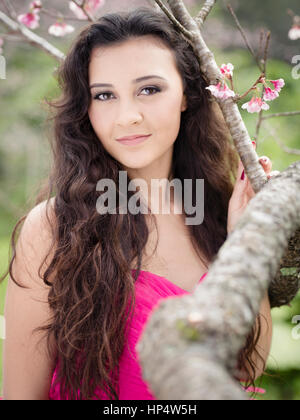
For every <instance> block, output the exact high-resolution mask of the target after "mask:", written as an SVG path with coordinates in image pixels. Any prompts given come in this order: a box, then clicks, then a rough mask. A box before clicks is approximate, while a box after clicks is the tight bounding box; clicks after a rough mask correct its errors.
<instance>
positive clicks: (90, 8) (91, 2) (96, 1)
mask: <svg viewBox="0 0 300 420" xmlns="http://www.w3.org/2000/svg"><path fill="white" fill-rule="evenodd" d="M104 4H105V0H87V2H86V3H85V6H84V9H85V10H86V11H87V12H89V13H91V14H93V13H95V12H96V11H97V10H98V9H99V7H102V6H103V5H104ZM69 8H70V10H72V12H73V13H74V14H75V15H76V17H77V18H78V19H82V20H86V19H87V16H86V14H85V13H84V12H83V10H82V9H81V8H80V7H79V6H76V4H75V3H74V2H72V1H69Z"/></svg>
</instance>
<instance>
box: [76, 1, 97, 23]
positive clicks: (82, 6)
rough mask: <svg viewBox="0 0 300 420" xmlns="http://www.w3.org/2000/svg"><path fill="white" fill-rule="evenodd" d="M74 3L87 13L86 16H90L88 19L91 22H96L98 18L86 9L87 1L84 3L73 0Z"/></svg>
mask: <svg viewBox="0 0 300 420" xmlns="http://www.w3.org/2000/svg"><path fill="white" fill-rule="evenodd" d="M71 1H72V2H73V3H74V4H76V6H77V7H79V8H80V9H81V10H82V11H83V13H84V14H85V15H86V17H87V18H88V20H89V21H90V22H95V21H96V19H95V18H94V17H93V16H92V15H91V14H90V13H89V12H88V11H87V10H86V9H85V7H84V6H85V1H84V2H83V3H82V4H78V3H77V0H71Z"/></svg>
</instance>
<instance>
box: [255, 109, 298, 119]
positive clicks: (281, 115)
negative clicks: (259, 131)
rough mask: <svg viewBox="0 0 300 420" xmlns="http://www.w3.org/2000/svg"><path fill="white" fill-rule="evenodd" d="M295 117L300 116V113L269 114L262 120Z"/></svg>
mask: <svg viewBox="0 0 300 420" xmlns="http://www.w3.org/2000/svg"><path fill="white" fill-rule="evenodd" d="M295 115H300V111H290V112H277V113H275V114H269V115H265V116H264V117H262V120H267V119H269V118H274V117H293V116H295Z"/></svg>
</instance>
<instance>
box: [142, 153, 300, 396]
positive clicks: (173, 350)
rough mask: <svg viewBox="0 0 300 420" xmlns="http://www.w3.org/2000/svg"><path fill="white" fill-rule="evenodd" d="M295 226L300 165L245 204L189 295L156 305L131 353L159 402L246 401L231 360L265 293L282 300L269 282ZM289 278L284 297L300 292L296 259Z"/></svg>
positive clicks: (299, 214)
mask: <svg viewBox="0 0 300 420" xmlns="http://www.w3.org/2000/svg"><path fill="white" fill-rule="evenodd" d="M299 227H300V161H299V162H296V163H295V164H293V165H291V166H290V167H289V168H288V169H287V170H285V171H284V172H282V173H281V174H280V175H278V176H275V177H274V178H272V179H271V180H270V181H269V182H268V184H267V185H266V186H265V187H264V188H263V189H262V190H261V191H260V192H259V193H258V194H257V195H256V196H255V197H254V198H253V199H252V200H251V201H250V203H249V205H248V206H247V208H246V210H245V212H244V214H243V216H242V218H241V219H240V221H239V223H238V225H237V227H236V229H235V230H234V231H233V232H232V233H231V234H230V235H229V237H228V239H227V240H226V242H225V243H224V244H223V246H222V247H221V249H220V251H219V253H218V256H217V258H216V259H215V260H214V262H213V263H212V265H211V266H210V269H209V272H208V275H207V276H206V278H205V280H204V281H203V282H202V283H201V284H200V285H198V286H197V287H196V289H195V292H194V293H193V294H187V295H184V296H172V298H167V299H162V300H161V301H160V303H159V304H158V307H156V308H155V311H153V312H152V313H151V315H150V318H149V319H148V321H147V324H146V326H145V329H144V330H143V333H142V335H141V337H140V340H139V342H138V343H137V346H136V349H137V351H138V354H139V360H140V361H141V366H142V370H143V377H144V379H145V380H146V381H147V382H148V383H149V384H150V386H151V389H152V390H153V392H154V394H155V396H156V398H157V399H168V400H177V399H178V400H188V399H193V400H235V399H236V400H240V399H246V397H245V393H244V392H243V391H242V390H241V389H240V387H239V385H238V382H236V381H234V380H233V377H234V376H235V375H236V374H237V372H236V365H237V357H238V354H239V352H240V350H241V349H242V348H243V346H244V344H245V343H244V341H245V337H246V336H247V335H248V334H249V332H250V330H251V328H252V326H253V325H254V323H255V319H256V317H257V314H258V312H259V309H260V303H261V302H262V299H263V297H264V295H265V291H266V290H267V289H268V288H269V287H270V289H272V290H273V291H275V292H276V291H277V292H278V293H279V295H280V296H283V294H282V290H281V289H280V286H281V284H282V282H281V281H279V282H277V281H276V277H275V276H276V273H277V272H278V267H279V264H280V261H281V258H282V257H283V255H284V253H285V252H286V248H287V246H288V242H289V238H290V237H291V235H293V234H294V233H295V231H296V232H297V235H298V236H294V238H295V244H296V245H297V246H298V247H300V229H299ZM297 229H298V230H297ZM298 249H299V248H298ZM294 271H295V272H296V274H295V275H294V276H293V277H291V278H290V280H291V284H290V286H291V290H290V293H291V294H290V296H289V298H291V296H292V295H294V293H295V292H296V293H297V290H298V288H299V278H300V275H299V273H300V258H299V253H298V268H297V269H296V270H294ZM274 278H275V280H274ZM272 283H273V287H271V285H272ZM284 292H286V290H284ZM272 298H273V296H271V300H272ZM212 302H213V307H212ZM166 361H168V363H166ZM158 367H159V368H158Z"/></svg>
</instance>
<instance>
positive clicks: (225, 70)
mask: <svg viewBox="0 0 300 420" xmlns="http://www.w3.org/2000/svg"><path fill="white" fill-rule="evenodd" d="M233 69H234V66H233V65H232V64H231V63H228V64H227V65H226V64H222V66H221V67H220V70H221V73H222V74H223V75H224V76H225V77H227V78H230V77H232V76H233Z"/></svg>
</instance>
